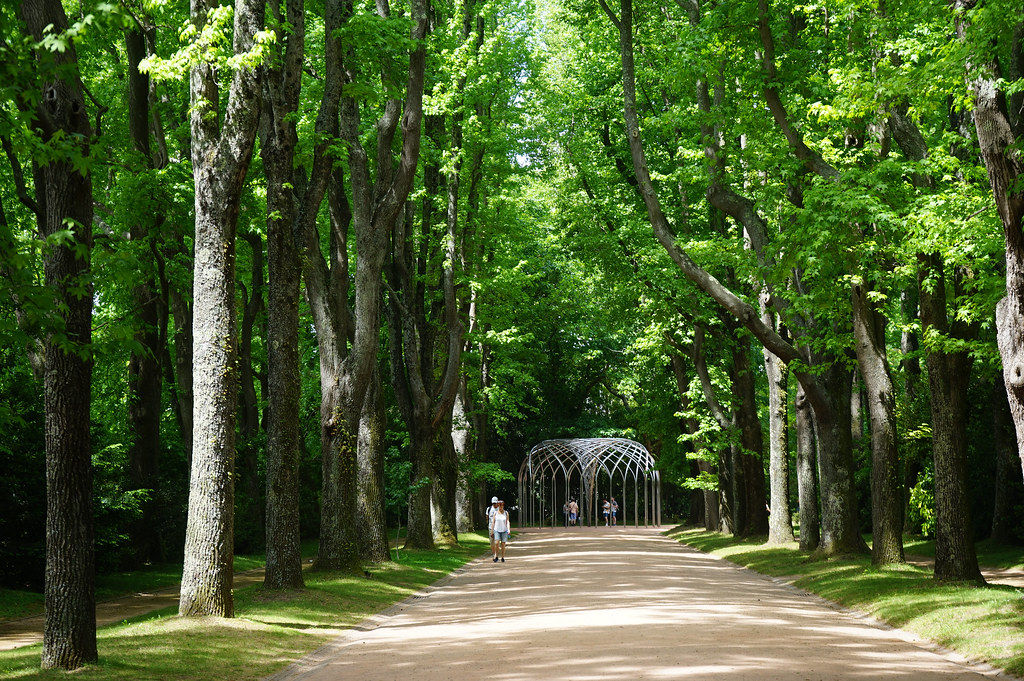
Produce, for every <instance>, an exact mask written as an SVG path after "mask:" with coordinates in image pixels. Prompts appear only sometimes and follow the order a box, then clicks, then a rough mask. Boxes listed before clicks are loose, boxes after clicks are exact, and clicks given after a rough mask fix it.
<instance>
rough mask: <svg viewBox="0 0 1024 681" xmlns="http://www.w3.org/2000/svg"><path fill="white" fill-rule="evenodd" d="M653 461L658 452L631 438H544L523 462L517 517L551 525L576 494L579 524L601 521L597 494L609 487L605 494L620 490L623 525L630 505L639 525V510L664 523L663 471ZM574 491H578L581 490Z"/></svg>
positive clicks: (651, 522) (647, 518)
mask: <svg viewBox="0 0 1024 681" xmlns="http://www.w3.org/2000/svg"><path fill="white" fill-rule="evenodd" d="M654 465H655V460H654V456H653V455H652V454H651V453H650V452H649V451H647V448H646V447H644V446H643V445H642V444H640V443H639V442H634V441H633V440H626V439H624V438H614V437H598V438H575V439H571V440H544V441H543V442H541V443H540V444H538V445H536V446H534V447H533V449H531V450H530V453H529V454H528V455H527V456H526V458H525V459H524V460H523V464H522V466H520V467H519V478H518V483H519V506H520V511H519V513H520V517H519V522H520V523H522V524H524V525H539V526H544V525H548V524H550V526H552V527H554V526H555V525H556V524H562V523H564V522H565V520H564V518H562V517H560V516H561V514H562V507H563V505H564V504H565V503H566V502H568V500H569V499H572V498H575V499H577V503H578V504H579V507H580V524H591V525H597V524H598V522H599V520H601V519H600V518H599V516H600V515H601V512H600V511H601V509H600V508H599V507H598V504H599V502H598V497H599V495H600V493H601V492H603V491H604V490H605V489H607V491H608V494H607V496H601V498H602V499H607V498H610V497H612V496H614V495H615V493H616V490H619V493H620V498H621V501H620V502H619V514H620V518H621V520H622V524H623V525H625V524H626V519H627V517H628V515H629V514H628V509H629V507H630V506H632V510H633V513H632V516H633V524H634V525H635V526H637V527H639V526H640V519H641V516H642V517H643V524H644V526H649V525H655V526H660V525H661V475H660V473H659V472H658V471H657V470H655V468H654ZM630 483H632V489H630ZM606 485H607V487H606ZM641 485H643V490H642V492H641V490H640V486H641ZM574 491H578V495H577V496H574V495H573V492H574ZM630 501H631V502H632V503H631V504H630V503H628V502H630ZM641 509H642V510H641Z"/></svg>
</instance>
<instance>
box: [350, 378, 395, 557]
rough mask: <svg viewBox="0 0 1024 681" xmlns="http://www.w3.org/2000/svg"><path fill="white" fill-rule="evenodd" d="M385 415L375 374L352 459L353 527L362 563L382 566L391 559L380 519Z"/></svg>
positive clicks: (367, 393) (382, 493)
mask: <svg viewBox="0 0 1024 681" xmlns="http://www.w3.org/2000/svg"><path fill="white" fill-rule="evenodd" d="M386 430H387V413H386V412H385V409H384V389H383V387H382V386H381V383H380V374H379V370H378V371H375V372H374V375H373V378H372V379H371V380H370V387H369V388H368V389H367V391H366V398H365V399H364V400H363V413H362V415H361V416H360V419H359V441H358V445H357V450H356V456H357V459H358V464H359V477H358V481H357V484H356V487H357V489H356V494H357V496H356V504H357V507H356V525H357V526H358V527H359V528H360V532H359V554H360V555H361V556H362V557H363V559H364V560H368V561H371V562H374V563H385V562H387V561H389V560H390V559H391V549H390V547H389V545H388V531H387V524H386V523H385V518H384V443H385V440H384V437H385V434H386V432H385V431H386Z"/></svg>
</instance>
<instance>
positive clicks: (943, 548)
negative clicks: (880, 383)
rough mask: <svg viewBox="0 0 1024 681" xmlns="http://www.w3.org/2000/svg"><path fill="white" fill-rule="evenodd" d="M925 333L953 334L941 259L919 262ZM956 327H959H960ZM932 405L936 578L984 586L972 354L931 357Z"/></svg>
mask: <svg viewBox="0 0 1024 681" xmlns="http://www.w3.org/2000/svg"><path fill="white" fill-rule="evenodd" d="M919 261H920V269H919V271H918V289H919V291H920V299H921V333H922V334H924V335H926V336H927V334H928V333H929V331H932V332H938V333H940V334H943V335H947V336H948V335H949V334H950V324H949V322H948V321H947V311H946V277H945V267H944V263H943V262H942V257H941V256H940V255H931V256H927V255H921V256H919ZM954 324H955V322H954ZM925 363H926V365H927V367H928V385H929V387H930V392H931V405H932V456H933V457H934V463H935V465H934V470H935V578H936V579H940V580H947V581H974V582H979V583H983V582H984V579H983V578H982V576H981V571H980V570H979V569H978V558H977V555H976V554H975V550H974V536H973V534H974V532H973V527H972V524H971V507H970V497H969V495H968V492H967V387H968V378H969V376H970V366H971V359H970V355H969V354H968V353H967V352H966V351H959V352H946V351H945V350H944V349H942V348H941V347H930V348H927V349H926V352H925Z"/></svg>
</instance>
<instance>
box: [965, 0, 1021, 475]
mask: <svg viewBox="0 0 1024 681" xmlns="http://www.w3.org/2000/svg"><path fill="white" fill-rule="evenodd" d="M977 4H978V3H977V0H957V1H956V3H955V5H956V9H957V15H956V16H957V35H958V37H959V38H960V39H961V40H964V39H965V38H966V35H967V32H968V30H969V29H970V25H969V23H968V19H967V14H966V12H967V10H970V9H973V8H974V7H975V6H976V5H977ZM1022 36H1024V28H1022V27H1021V26H1020V25H1017V26H1015V27H1014V31H1013V37H1012V41H1013V43H1012V44H1011V45H1009V46H1008V47H1009V50H1008V52H1009V53H1010V59H1009V60H1007V64H1008V66H1009V69H1008V73H1007V74H1005V75H1006V76H1009V78H1007V79H1006V80H1003V76H1004V74H1003V72H1002V69H1001V68H1000V66H1001V65H1000V63H999V62H998V61H997V60H996V59H995V58H993V57H989V56H988V55H986V57H985V59H986V60H988V61H984V62H983V63H981V64H971V63H970V61H971V60H970V59H968V66H969V67H974V66H980V68H979V69H977V71H976V72H977V74H978V75H977V77H976V78H975V79H974V80H973V81H970V83H969V84H970V86H971V91H972V92H973V94H974V111H973V117H974V125H975V128H976V130H977V133H978V144H979V146H980V148H981V157H982V159H983V160H984V161H985V168H986V169H987V170H988V180H989V184H990V185H991V187H992V196H993V198H994V199H995V203H996V210H997V212H998V213H999V219H1000V221H1001V222H1002V223H1003V236H1004V238H1005V239H1006V297H1005V298H1003V299H1002V300H1000V301H999V304H998V305H997V306H996V330H997V335H996V339H997V341H998V344H999V356H1000V357H1001V358H1002V360H1003V381H1004V382H1005V384H1006V392H1007V396H1008V400H1009V403H1010V413H1011V414H1012V415H1013V424H1014V427H1015V428H1016V431H1017V452H1018V456H1019V457H1020V464H1021V467H1022V471H1024V183H1022V182H1021V178H1022V177H1024V158H1022V156H1021V153H1020V144H1021V140H1022V139H1024V117H1022V116H1021V113H1020V104H1021V101H1022V100H1024V97H1022V95H1021V93H1019V92H1018V93H1014V94H1012V95H1010V96H1009V97H1007V94H1006V92H1005V90H1004V89H1001V87H1003V86H1002V83H1004V82H1013V80H1014V78H1020V77H1021V75H1022V72H1024V47H1022V45H1021V40H1022ZM991 54H996V52H995V51H993V52H991ZM971 71H972V72H975V71H974V70H973V69H972V70H971Z"/></svg>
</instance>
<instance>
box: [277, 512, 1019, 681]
mask: <svg viewBox="0 0 1024 681" xmlns="http://www.w3.org/2000/svg"><path fill="white" fill-rule="evenodd" d="M890 678H891V679H895V678H899V679H901V680H903V681H910V680H914V681H916V680H918V679H920V680H924V679H939V680H942V681H953V680H956V681H961V680H966V679H982V678H1007V677H1005V676H1001V675H999V674H997V673H995V672H992V671H989V670H986V669H984V668H982V667H981V666H975V667H973V668H972V667H968V666H966V665H963V664H959V663H957V662H956V661H955V660H954V659H953V658H952V656H948V655H946V654H943V653H941V652H933V651H931V650H929V649H926V648H925V647H922V646H920V645H917V644H915V643H913V641H912V638H911V637H910V636H909V635H908V634H905V633H903V632H900V631H896V630H892V629H888V628H884V627H881V626H878V625H875V624H873V623H871V622H869V621H866V620H864V619H862V618H858V617H856V616H854V615H852V614H849V613H846V612H841V611H837V610H836V609H835V608H832V607H830V606H829V605H828V604H827V603H825V602H824V601H822V600H821V599H818V598H815V597H813V596H809V595H807V594H805V593H803V592H800V591H798V590H796V589H793V588H792V587H788V586H786V585H784V584H780V583H777V582H775V581H772V580H771V579H769V578H767V577H763V576H761V575H758V574H757V573H754V572H751V571H749V570H745V569H743V568H740V567H737V566H735V565H733V564H731V563H728V562H727V561H724V560H719V559H717V558H715V557H713V556H709V555H707V554H703V553H699V552H697V551H695V550H693V549H690V548H688V547H685V546H683V545H680V544H679V543H677V542H675V541H673V540H671V539H668V538H665V537H662V536H660V535H659V534H657V533H656V532H654V531H653V530H645V529H640V530H634V529H632V528H614V529H609V528H583V529H577V530H571V531H567V530H528V531H526V532H523V533H522V534H521V535H520V536H519V538H518V539H517V541H515V542H514V543H512V544H511V545H510V547H509V553H508V562H506V563H504V564H502V563H498V564H494V563H492V562H491V561H490V559H489V557H488V558H487V559H485V560H479V561H475V562H473V563H471V564H470V565H469V566H468V567H467V568H465V569H463V570H462V571H460V572H459V573H458V574H455V575H453V576H452V577H451V578H449V579H447V580H445V581H443V582H442V583H440V584H438V585H436V586H435V587H434V588H432V589H431V590H429V591H428V592H426V594H425V595H421V596H419V597H416V598H413V599H409V600H407V601H405V602H403V603H401V604H399V605H398V606H396V607H395V608H393V609H392V610H391V611H390V612H387V613H384V614H383V615H382V616H381V617H378V618H377V619H376V621H375V622H373V623H370V624H368V625H365V626H363V627H360V628H357V629H355V630H352V631H349V632H347V633H346V634H344V635H343V636H341V637H340V638H339V639H337V640H336V641H334V642H332V643H330V644H328V645H327V646H325V647H323V648H321V649H320V650H318V651H317V652H315V653H313V654H311V655H309V656H307V657H306V658H304V659H302V660H300V661H299V662H297V663H295V664H294V665H292V666H291V667H289V668H288V669H285V670H284V671H282V672H281V673H279V674H277V675H275V676H273V677H271V679H272V680H273V681H300V680H301V681H336V680H338V681H340V680H342V679H359V680H360V681H394V680H395V679H415V681H441V680H445V681H476V680H478V679H479V680H483V679H489V680H498V681H537V680H539V679H546V680H547V679H549V680H552V681H604V680H611V679H729V680H736V681H740V680H749V681H754V680H757V681H765V680H771V679H786V680H787V681H813V680H817V679H890Z"/></svg>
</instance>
